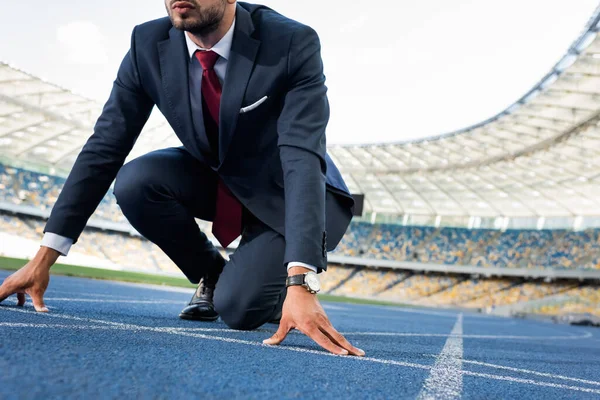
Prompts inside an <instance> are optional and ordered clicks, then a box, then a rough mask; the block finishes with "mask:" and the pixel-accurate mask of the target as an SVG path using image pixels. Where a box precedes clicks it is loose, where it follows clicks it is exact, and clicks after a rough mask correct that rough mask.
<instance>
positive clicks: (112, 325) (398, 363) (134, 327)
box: [0, 307, 600, 394]
mask: <svg viewBox="0 0 600 400" xmlns="http://www.w3.org/2000/svg"><path fill="white" fill-rule="evenodd" d="M2 310H6V311H13V312H19V313H23V314H31V315H40V316H43V317H52V318H62V319H68V320H75V321H86V322H92V323H97V324H106V325H109V326H108V327H107V328H108V329H125V330H131V331H140V330H142V331H150V332H158V333H167V334H172V335H180V336H189V337H195V338H199V339H206V340H215V341H220V342H228V343H237V344H244V345H249V346H254V347H266V348H270V349H278V350H287V351H293V352H298V353H309V354H316V355H322V356H328V357H344V358H345V359H347V360H348V361H363V362H373V363H378V364H388V365H396V366H401V367H407V368H417V369H424V370H430V369H431V368H432V366H431V365H425V364H416V363H408V362H403V361H395V360H386V359H379V358H373V357H347V356H337V355H335V354H331V353H326V352H324V351H318V350H309V349H306V348H302V347H292V346H289V347H288V346H269V345H266V344H263V343H262V342H252V341H249V340H240V339H232V338H225V337H219V336H211V335H204V334H199V333H192V332H187V331H184V330H182V329H181V328H155V327H148V326H141V325H134V324H123V323H120V322H113V321H104V320H97V319H90V318H81V317H75V316H71V315H63V314H47V313H39V314H38V313H35V312H31V311H27V310H21V309H16V308H4V307H0V311H2ZM41 325H43V326H44V327H46V326H48V327H51V326H53V325H49V324H41ZM62 326H65V327H69V325H62ZM80 326H82V327H87V329H102V328H101V327H96V328H94V327H92V326H86V325H80ZM194 329H202V328H194ZM462 374H463V375H468V376H476V377H483V378H487V379H493V380H500V381H511V382H517V383H524V384H530V385H535V386H546V387H551V388H559V389H566V390H573V391H579V392H586V393H596V394H600V390H599V389H589V388H585V387H580V386H568V385H563V384H555V383H550V382H543V381H535V380H532V379H520V378H513V377H511V376H503V375H492V374H482V373H479V372H471V371H462ZM595 384H600V382H597V383H595Z"/></svg>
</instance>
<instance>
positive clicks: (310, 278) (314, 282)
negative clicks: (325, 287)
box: [304, 272, 321, 292]
mask: <svg viewBox="0 0 600 400" xmlns="http://www.w3.org/2000/svg"><path fill="white" fill-rule="evenodd" d="M304 282H305V283H306V286H308V288H309V289H310V290H312V291H313V292H318V291H319V290H321V284H320V283H319V278H318V277H317V274H315V273H314V272H309V273H307V274H306V277H305V278H304Z"/></svg>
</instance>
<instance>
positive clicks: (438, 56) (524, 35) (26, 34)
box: [0, 0, 599, 143]
mask: <svg viewBox="0 0 600 400" xmlns="http://www.w3.org/2000/svg"><path fill="white" fill-rule="evenodd" d="M262 3H263V4H266V5H269V6H270V7H272V8H274V9H275V10H277V11H279V12H281V13H282V14H284V15H286V16H288V17H290V18H294V19H297V20H299V21H301V22H303V23H306V24H308V25H311V26H312V27H314V28H315V29H316V30H317V32H318V33H319V34H320V37H321V41H322V46H323V59H324V62H325V73H326V75H327V82H328V83H327V84H328V87H329V99H330V102H331V107H332V118H331V122H330V124H329V128H328V142H329V143H361V142H362V143H364V142H388V141H401V140H407V139H414V138H419V137H425V136H431V135H438V134H441V133H446V132H450V131H453V130H456V129H460V128H463V127H466V126H469V125H472V124H475V123H477V122H480V121H482V120H484V119H487V118H489V117H491V116H493V115H495V114H496V113H498V112H500V111H502V110H503V109H504V108H506V107H507V106H509V105H510V104H512V103H513V102H514V101H516V100H517V99H518V98H519V97H521V96H522V95H523V94H524V93H525V92H527V91H528V90H529V89H530V88H531V87H532V86H533V85H534V84H535V83H537V82H538V81H539V79H540V78H542V76H543V75H544V74H546V73H547V72H548V71H549V69H550V68H551V67H552V66H553V64H554V63H556V62H557V61H558V60H559V59H560V57H561V56H562V55H563V54H564V53H565V51H566V50H567V48H568V47H569V46H570V44H571V43H572V42H573V40H575V39H576V37H577V36H578V35H579V34H580V33H581V31H582V29H583V27H584V25H585V23H586V22H587V20H588V19H589V17H590V16H591V14H592V12H593V11H594V9H595V7H596V6H598V4H599V3H598V0H501V1H500V0H413V1H404V0H373V1H366V0H363V1H355V0H347V1H344V2H341V1H334V0H299V1H291V0H263V2H262ZM25 4H26V5H25ZM165 15H166V11H165V9H164V1H163V0H129V1H118V0H95V1H93V0H90V1H73V0H52V1H48V0H30V1H27V2H26V3H24V2H21V1H10V2H8V1H2V4H1V5H0V37H2V40H1V41H0V60H2V61H8V62H10V63H12V64H14V65H15V66H17V67H18V68H20V69H23V70H25V71H27V72H30V73H32V74H34V75H38V76H41V77H43V78H45V79H46V80H48V81H50V82H53V83H57V84H59V85H61V86H64V87H66V88H68V89H72V90H74V91H76V92H78V93H81V94H83V95H85V96H88V97H91V98H94V99H97V100H99V101H101V102H104V101H105V100H106V98H107V96H108V93H109V91H110V88H111V85H112V81H113V80H114V77H115V74H116V71H117V68H118V65H119V63H120V61H121V59H122V57H123V55H124V54H125V53H126V51H127V49H128V45H129V39H130V34H131V30H132V28H133V26H134V25H136V24H139V23H141V22H144V21H147V20H150V19H154V18H159V17H162V16H165Z"/></svg>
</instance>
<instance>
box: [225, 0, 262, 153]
mask: <svg viewBox="0 0 600 400" xmlns="http://www.w3.org/2000/svg"><path fill="white" fill-rule="evenodd" d="M253 31H254V24H253V23H252V18H251V16H250V13H249V12H248V11H246V10H245V9H243V8H242V7H240V6H239V5H238V6H237V9H236V22H235V32H234V34H233V41H232V44H231V52H230V53H229V60H228V61H227V74H226V76H225V84H224V86H223V92H222V95H221V108H220V112H219V160H220V161H221V164H222V163H223V161H224V159H225V155H226V154H227V149H228V148H229V145H230V144H231V140H232V139H233V134H234V132H235V128H236V125H237V120H238V117H239V113H240V108H242V101H243V99H244V94H245V93H246V87H247V86H248V80H249V79H250V74H251V73H252V69H253V68H254V61H255V59H256V55H257V53H258V48H259V47H260V41H258V40H256V39H253V38H252V37H250V35H251V34H252V32H253Z"/></svg>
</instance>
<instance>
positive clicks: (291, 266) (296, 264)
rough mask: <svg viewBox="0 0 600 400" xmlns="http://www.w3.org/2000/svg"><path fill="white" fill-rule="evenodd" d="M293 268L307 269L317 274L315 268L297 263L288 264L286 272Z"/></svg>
mask: <svg viewBox="0 0 600 400" xmlns="http://www.w3.org/2000/svg"><path fill="white" fill-rule="evenodd" d="M293 267H302V268H308V269H310V270H311V271H313V272H314V273H315V274H316V273H317V267H313V266H312V265H309V264H304V263H301V262H297V261H291V262H289V263H288V266H287V270H288V271H289V270H290V268H293Z"/></svg>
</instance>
